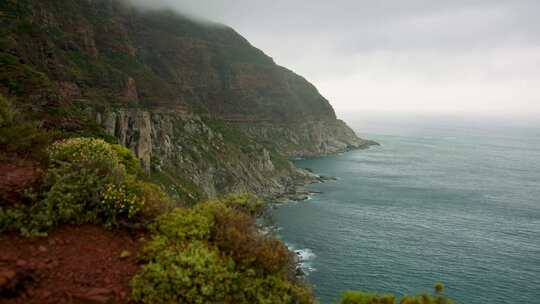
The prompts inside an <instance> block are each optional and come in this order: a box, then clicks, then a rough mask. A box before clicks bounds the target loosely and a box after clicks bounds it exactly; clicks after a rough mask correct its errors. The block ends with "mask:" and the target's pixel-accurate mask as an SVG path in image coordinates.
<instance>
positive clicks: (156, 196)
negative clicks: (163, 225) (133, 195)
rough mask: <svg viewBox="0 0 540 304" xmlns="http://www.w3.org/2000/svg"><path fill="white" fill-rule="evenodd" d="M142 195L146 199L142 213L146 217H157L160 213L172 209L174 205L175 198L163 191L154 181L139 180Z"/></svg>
mask: <svg viewBox="0 0 540 304" xmlns="http://www.w3.org/2000/svg"><path fill="white" fill-rule="evenodd" d="M138 187H139V188H140V191H141V193H140V196H141V199H142V200H143V201H144V204H143V206H142V210H141V215H142V216H143V217H144V218H145V219H155V218H157V217H158V216H159V215H161V214H164V213H166V212H167V211H170V210H171V209H172V207H173V206H174V202H173V200H171V198H170V197H169V196H168V195H167V194H166V193H165V191H163V189H162V188H161V187H160V186H158V185H156V184H152V183H148V182H142V181H139V182H138Z"/></svg>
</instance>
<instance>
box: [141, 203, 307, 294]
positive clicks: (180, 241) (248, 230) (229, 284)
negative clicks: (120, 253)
mask: <svg viewBox="0 0 540 304" xmlns="http://www.w3.org/2000/svg"><path fill="white" fill-rule="evenodd" d="M242 197H244V198H245V196H239V197H233V196H229V197H228V198H227V199H224V201H220V200H214V201H210V202H207V203H201V204H199V205H197V206H195V207H193V208H191V209H183V208H177V209H175V210H173V211H171V212H169V213H167V214H164V215H162V216H160V217H159V218H158V220H157V221H156V224H155V225H154V226H153V227H152V230H151V231H152V237H151V240H150V241H149V242H148V243H147V244H146V245H145V246H144V248H143V250H142V253H143V255H142V259H143V260H144V261H146V262H147V263H148V264H147V265H146V266H145V267H144V269H143V270H142V271H141V273H139V275H137V276H136V277H135V278H134V279H133V281H132V287H133V297H134V299H135V300H137V301H141V302H143V303H173V302H174V303H177V302H180V303H216V302H217V303H313V301H314V300H313V297H312V294H311V291H310V290H309V289H308V288H306V287H305V286H302V285H300V284H298V283H297V282H293V281H291V280H289V278H290V275H289V272H288V269H289V268H288V266H289V265H290V263H291V262H292V260H291V256H290V253H289V251H288V250H287V248H286V247H285V245H283V243H281V242H280V241H278V240H277V239H275V238H269V237H265V236H263V235H261V233H259V231H258V229H257V226H256V224H255V220H254V218H253V217H252V216H251V215H250V213H249V212H248V210H250V209H249V208H248V209H244V208H238V209H236V208H233V207H234V206H236V205H235V204H233V205H232V206H233V207H230V206H228V205H230V204H231V202H237V201H244V199H243V198H242ZM240 206H243V204H240ZM236 207H238V206H236ZM192 246H195V247H194V248H196V250H192V248H193V247H192ZM186 248H188V249H189V250H187V249H186ZM209 277H212V278H214V277H215V278H219V280H216V279H208V278H209Z"/></svg>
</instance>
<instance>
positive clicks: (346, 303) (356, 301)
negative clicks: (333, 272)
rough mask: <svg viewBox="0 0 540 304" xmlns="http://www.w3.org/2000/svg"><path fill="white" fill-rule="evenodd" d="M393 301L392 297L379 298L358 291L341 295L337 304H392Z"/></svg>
mask: <svg viewBox="0 0 540 304" xmlns="http://www.w3.org/2000/svg"><path fill="white" fill-rule="evenodd" d="M395 300H396V299H395V297H394V296H393V295H382V296H380V295H376V294H371V293H363V292H358V291H347V292H345V293H344V294H343V298H342V299H341V301H340V302H339V304H394V303H395Z"/></svg>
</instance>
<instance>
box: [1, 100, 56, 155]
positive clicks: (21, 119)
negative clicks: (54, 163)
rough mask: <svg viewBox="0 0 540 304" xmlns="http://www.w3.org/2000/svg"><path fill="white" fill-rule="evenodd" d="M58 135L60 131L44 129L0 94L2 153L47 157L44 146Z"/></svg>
mask: <svg viewBox="0 0 540 304" xmlns="http://www.w3.org/2000/svg"><path fill="white" fill-rule="evenodd" d="M58 136H59V134H58V132H55V131H48V130H44V129H43V128H40V127H39V124H38V123H37V122H35V121H28V120H27V119H26V117H25V116H24V115H22V114H20V113H19V112H18V111H16V110H15V109H14V108H13V106H12V104H11V103H10V102H9V101H8V100H7V99H6V98H4V96H2V95H1V94H0V153H1V154H15V155H18V156H19V157H31V158H37V159H41V158H43V157H45V156H44V155H43V153H42V152H43V150H44V148H45V147H46V146H47V145H48V144H50V143H51V141H52V140H54V139H55V138H58ZM0 156H1V155H0Z"/></svg>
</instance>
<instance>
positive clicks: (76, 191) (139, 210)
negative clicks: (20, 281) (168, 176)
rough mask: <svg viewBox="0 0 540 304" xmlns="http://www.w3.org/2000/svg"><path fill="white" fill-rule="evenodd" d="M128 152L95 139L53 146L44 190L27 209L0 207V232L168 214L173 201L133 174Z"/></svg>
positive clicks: (34, 231) (37, 231)
mask: <svg viewBox="0 0 540 304" xmlns="http://www.w3.org/2000/svg"><path fill="white" fill-rule="evenodd" d="M117 151H120V153H118V152H117ZM129 153H131V152H129ZM129 153H128V151H126V150H125V148H121V147H116V146H115V145H111V144H108V143H106V142H105V141H103V140H100V139H94V138H73V139H66V140H62V141H58V142H56V143H54V144H52V145H51V146H50V147H49V148H48V149H47V155H48V162H49V167H48V170H47V173H46V175H45V177H44V183H43V186H42V188H43V189H41V191H40V192H39V193H37V194H36V195H35V196H36V199H35V202H34V203H33V204H32V205H30V206H16V207H11V208H9V209H6V210H3V209H1V208H0V231H3V230H20V231H21V232H22V233H23V234H25V235H38V234H42V233H46V232H47V230H48V229H50V228H52V227H54V226H56V225H59V224H63V223H76V224H81V223H100V224H104V225H106V226H109V227H111V226H115V227H116V226H119V225H121V224H123V223H128V222H144V220H145V219H147V218H150V217H152V216H155V215H156V214H159V213H160V211H161V212H163V211H164V210H166V209H168V207H169V205H170V204H171V202H170V200H169V199H168V198H167V197H166V195H165V194H164V193H163V192H162V191H161V189H159V188H158V187H157V186H155V185H152V184H148V183H146V182H144V181H142V180H139V179H138V178H137V177H136V175H134V174H133V173H137V172H139V171H140V170H141V169H140V167H139V166H138V165H135V163H134V162H133V159H135V157H134V156H133V155H127V154H129Z"/></svg>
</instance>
